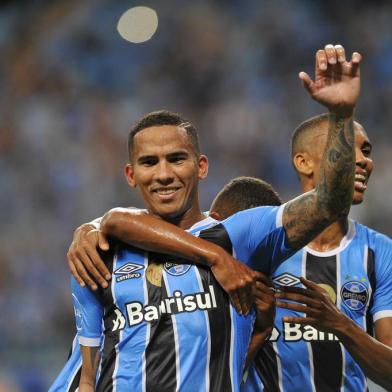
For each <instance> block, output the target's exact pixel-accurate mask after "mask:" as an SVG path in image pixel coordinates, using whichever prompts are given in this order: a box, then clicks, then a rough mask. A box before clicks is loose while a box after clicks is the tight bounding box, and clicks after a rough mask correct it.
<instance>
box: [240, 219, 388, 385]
mask: <svg viewBox="0 0 392 392" xmlns="http://www.w3.org/2000/svg"><path fill="white" fill-rule="evenodd" d="M272 276H273V281H274V283H275V284H277V285H288V286H295V285H300V283H299V279H298V277H299V276H304V277H306V278H307V279H310V280H313V281H314V282H316V283H317V284H319V285H320V286H322V287H324V288H325V289H326V290H327V292H328V293H329V294H330V296H331V298H332V300H333V301H335V303H336V305H337V307H338V308H339V309H340V310H341V311H342V312H343V313H345V314H346V315H347V316H348V317H350V318H351V319H352V320H354V321H355V322H356V323H357V324H358V325H359V326H360V327H361V328H362V329H364V330H367V331H368V332H369V333H372V326H373V323H374V322H375V321H376V320H378V319H381V318H384V317H392V240H391V239H390V238H388V237H386V236H384V235H382V234H380V233H377V232H375V231H373V230H371V229H369V228H367V227H365V226H363V225H361V224H359V223H355V222H353V221H349V230H348V232H347V235H346V236H345V237H344V238H343V240H342V242H341V244H340V246H339V248H337V249H334V250H332V251H328V252H317V251H314V250H312V249H310V248H308V247H305V248H304V249H303V250H301V251H299V252H297V253H296V254H295V255H293V256H292V257H290V258H289V259H288V260H286V261H285V262H284V263H282V264H281V265H279V266H277V268H276V269H275V270H274V272H273V275H272ZM292 315H301V314H298V313H297V312H293V311H291V310H287V309H281V308H279V309H277V313H276V319H275V329H274V331H273V333H272V336H271V338H270V340H269V342H267V343H266V344H265V345H264V346H263V347H262V349H261V350H260V351H259V353H258V355H257V357H256V360H255V367H256V369H257V372H258V374H259V375H260V376H261V379H262V382H263V384H264V389H261V390H264V391H274V392H275V391H282V392H292V391H301V392H308V391H309V392H310V391H340V392H359V391H366V390H367V385H366V378H365V376H364V374H363V372H362V370H361V369H360V367H359V365H358V364H357V363H356V362H355V361H354V360H353V358H352V357H351V356H350V354H349V353H348V352H347V350H345V349H344V347H343V346H342V345H341V344H340V342H339V341H338V339H337V337H336V336H334V335H333V334H331V333H324V332H320V331H318V330H316V329H315V328H313V327H311V326H309V325H304V326H300V325H298V324H289V323H284V322H283V319H282V318H283V317H284V316H292ZM251 370H252V369H251ZM253 376H255V372H252V371H250V372H249V377H248V388H244V390H247V391H253V390H254V388H253V387H252V384H253V385H257V382H256V381H255V380H252V377H253ZM257 390H260V389H257Z"/></svg>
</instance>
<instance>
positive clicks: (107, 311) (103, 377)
mask: <svg viewBox="0 0 392 392" xmlns="http://www.w3.org/2000/svg"><path fill="white" fill-rule="evenodd" d="M116 248H117V246H115V245H113V244H112V246H110V249H111V250H112V251H110V252H105V253H102V254H101V258H102V259H103V260H104V261H105V264H106V266H107V268H108V270H109V271H110V272H112V271H113V268H114V267H115V259H114V251H115V250H116ZM97 296H98V298H99V299H100V301H101V302H102V304H103V306H104V317H103V324H104V330H105V331H104V332H105V333H104V336H105V338H104V343H103V349H102V353H101V371H100V375H99V379H98V382H97V387H96V391H97V392H101V391H105V392H111V391H112V390H113V373H114V370H115V366H116V358H117V352H116V345H117V343H118V342H119V341H120V333H121V331H119V330H117V331H112V328H113V321H114V320H115V318H116V314H115V312H114V308H115V307H116V305H115V302H114V296H113V292H112V285H111V284H109V287H107V288H106V289H103V288H99V289H98V290H97Z"/></svg>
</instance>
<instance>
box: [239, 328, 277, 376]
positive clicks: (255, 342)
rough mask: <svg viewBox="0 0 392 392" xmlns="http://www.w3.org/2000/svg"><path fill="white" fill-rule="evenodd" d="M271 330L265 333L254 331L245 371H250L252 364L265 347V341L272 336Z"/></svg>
mask: <svg viewBox="0 0 392 392" xmlns="http://www.w3.org/2000/svg"><path fill="white" fill-rule="evenodd" d="M270 334H271V330H270V329H268V330H265V331H254V332H253V335H252V339H251V341H250V343H249V349H248V352H247V354H246V360H245V370H246V369H248V367H249V365H250V363H251V362H252V361H253V360H254V358H255V356H256V354H257V352H258V351H259V350H260V348H261V347H262V346H263V344H264V342H265V340H266V339H267V338H268V336H270Z"/></svg>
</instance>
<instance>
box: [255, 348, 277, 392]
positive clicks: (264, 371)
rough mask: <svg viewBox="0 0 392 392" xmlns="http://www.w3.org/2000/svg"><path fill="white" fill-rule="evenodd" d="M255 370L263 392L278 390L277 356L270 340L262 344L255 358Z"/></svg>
mask: <svg viewBox="0 0 392 392" xmlns="http://www.w3.org/2000/svg"><path fill="white" fill-rule="evenodd" d="M254 363H255V368H256V371H257V373H258V375H259V377H260V378H261V380H262V382H263V385H264V389H263V391H264V392H279V370H278V369H279V367H278V358H277V355H276V352H275V349H274V346H273V343H272V342H271V341H267V342H265V343H264V344H263V346H262V347H261V349H260V350H259V351H258V353H257V355H256V357H255V360H254Z"/></svg>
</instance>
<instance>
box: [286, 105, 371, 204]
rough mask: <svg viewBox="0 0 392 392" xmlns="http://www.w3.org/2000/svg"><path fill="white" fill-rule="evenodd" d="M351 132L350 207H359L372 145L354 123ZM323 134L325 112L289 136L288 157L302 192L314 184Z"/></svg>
mask: <svg viewBox="0 0 392 392" xmlns="http://www.w3.org/2000/svg"><path fill="white" fill-rule="evenodd" d="M354 133H355V185H354V196H353V204H359V203H362V201H363V197H364V193H365V191H366V189H367V183H368V181H369V177H370V175H371V173H372V171H373V166H374V164H373V160H372V158H371V152H372V145H371V143H370V141H369V138H368V136H367V134H366V131H365V129H364V128H363V127H362V125H361V124H359V123H358V122H354ZM327 134H328V114H327V113H325V114H320V115H318V116H316V117H312V118H310V119H308V120H306V121H304V122H303V123H302V124H300V125H299V126H298V127H297V129H296V130H295V131H294V133H293V136H292V141H291V158H292V163H293V166H294V169H295V171H296V172H297V174H298V177H299V179H300V181H301V186H302V190H303V191H304V192H307V191H309V190H311V189H313V188H314V187H315V186H316V185H317V183H318V180H319V177H320V166H321V162H322V158H323V154H324V149H325V146H326V143H327Z"/></svg>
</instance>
